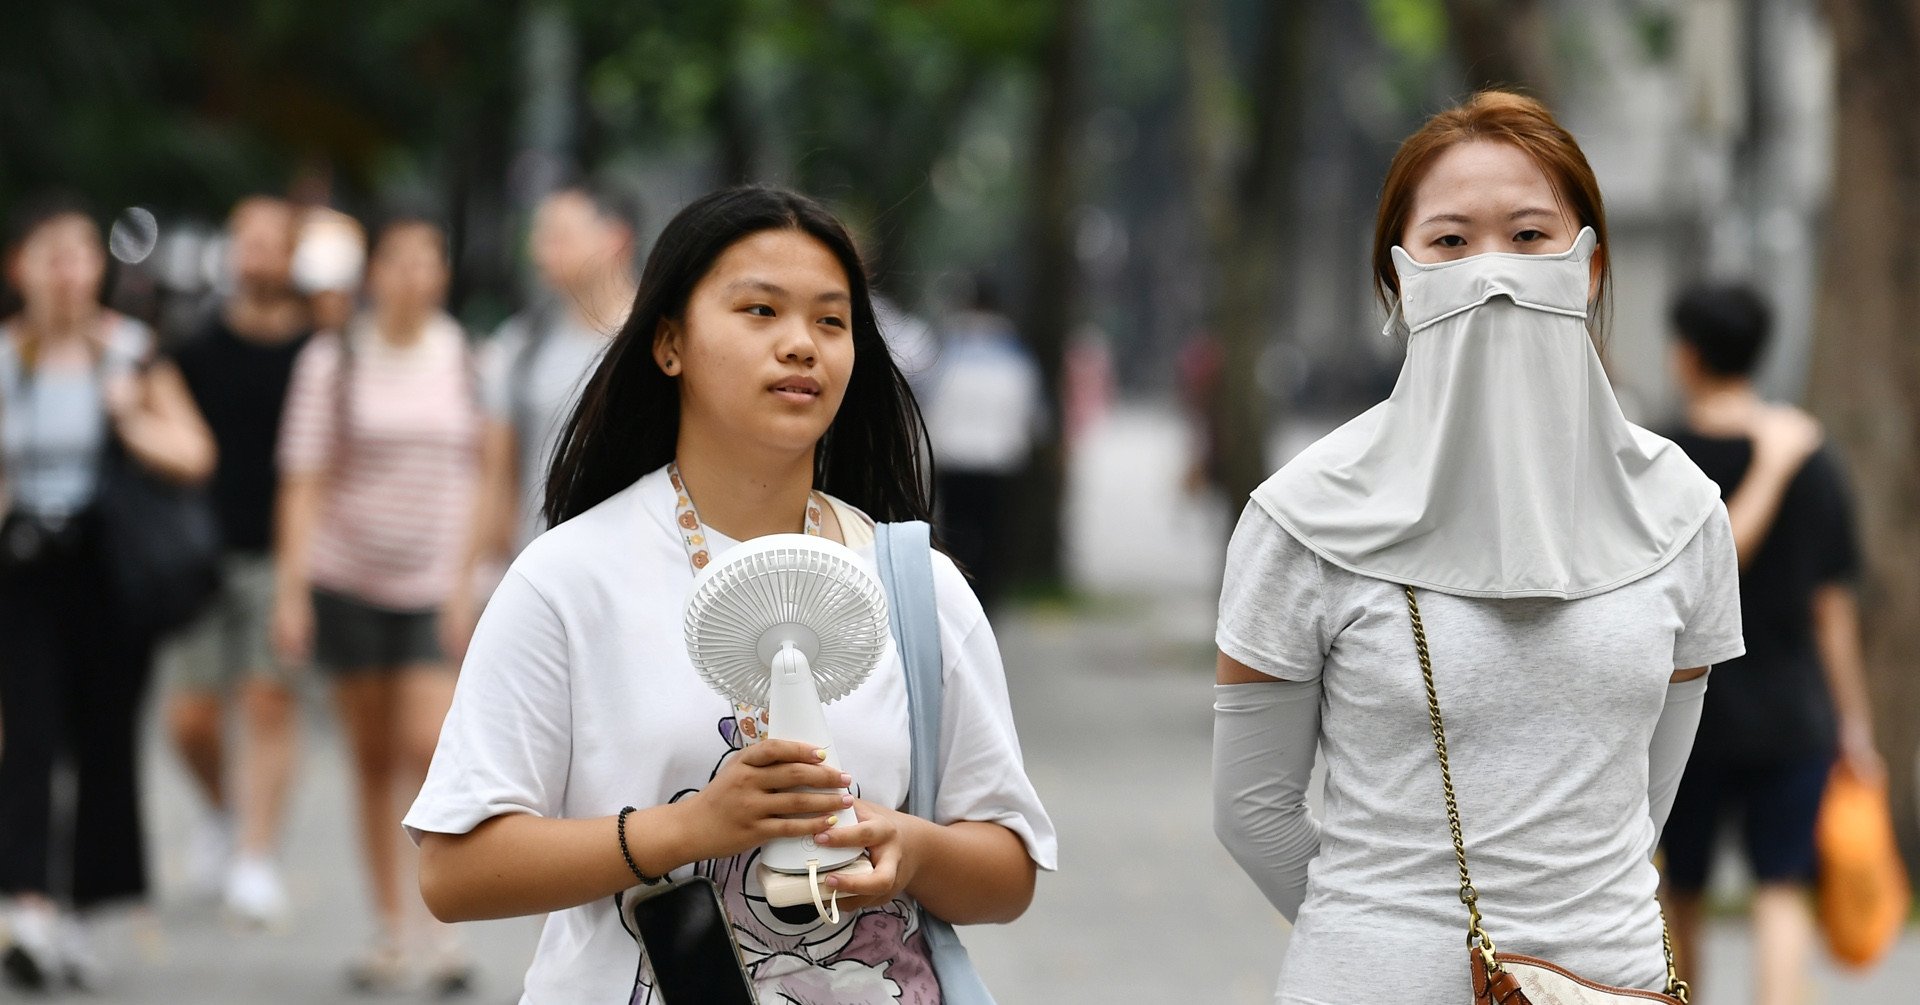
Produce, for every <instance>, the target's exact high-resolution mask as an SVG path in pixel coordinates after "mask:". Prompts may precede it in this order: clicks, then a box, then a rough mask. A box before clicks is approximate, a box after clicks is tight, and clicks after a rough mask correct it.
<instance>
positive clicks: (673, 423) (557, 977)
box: [407, 188, 1054, 1005]
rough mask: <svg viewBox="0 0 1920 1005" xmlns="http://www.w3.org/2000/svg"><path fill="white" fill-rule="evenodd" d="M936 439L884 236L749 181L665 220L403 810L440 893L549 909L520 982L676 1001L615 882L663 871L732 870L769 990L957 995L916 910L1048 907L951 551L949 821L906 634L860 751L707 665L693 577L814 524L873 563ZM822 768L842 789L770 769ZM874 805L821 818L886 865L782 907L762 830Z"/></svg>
mask: <svg viewBox="0 0 1920 1005" xmlns="http://www.w3.org/2000/svg"><path fill="white" fill-rule="evenodd" d="M923 436H924V434H922V433H921V432H920V429H919V422H918V418H917V415H916V412H915V409H914V407H913V397H912V393H911V392H910V391H909V390H908V387H907V383H906V380H905V378H904V376H903V375H902V374H901V373H900V371H899V370H898V368H897V367H895V366H894V364H893V363H892V361H891V360H890V358H889V356H888V351H887V346H886V343H885V342H884V341H883V339H882V336H881V334H880V329H879V327H878V325H877V324H876V322H875V319H874V316H873V309H872V307H871V305H870V303H869V299H868V295H867V284H866V277H865V274H864V272H863V271H862V268H861V263H860V257H859V252H858V251H856V250H855V248H854V245H853V241H852V238H851V237H849V236H848V234H847V232H846V229H845V228H844V227H842V226H841V224H840V223H839V221H837V220H835V219H834V218H833V217H832V216H831V215H830V214H829V213H828V212H827V211H826V210H825V209H823V208H822V207H820V206H819V205H818V204H817V203H814V202H813V201H812V200H809V199H806V198H804V197H801V196H798V195H795V194H793V193H790V192H784V191H780V190H776V189H766V188H736V189H728V190H723V191H720V192H716V193H713V194H711V195H708V196H705V197H703V198H701V199H699V200H697V201H696V202H694V203H693V204H692V205H690V206H688V207H687V208H686V209H684V210H682V211H681V212H680V214H679V215H677V216H676V217H674V219H673V220H672V221H671V222H669V223H668V224H667V226H666V228H665V230H663V231H662V233H661V236H660V239H659V242H658V243H657V244H656V245H655V246H654V249H653V253H652V254H651V255H650V256H649V258H648V260H647V267H646V272H645V274H644V275H643V277H642V281H641V284H640V292H639V299H638V300H637V302H636V303H635V304H634V306H633V309H632V315H631V316H630V317H629V318H628V320H627V323H626V325H625V327H624V328H622V329H621V331H620V333H619V334H618V335H616V336H615V338H614V342H613V345H612V346H611V347H610V348H609V349H608V351H607V356H606V358H605V360H604V361H602V362H601V364H600V366H599V368H598V369H597V370H596V371H595V373H594V376H593V379H592V381H591V382H590V383H589V384H588V385H587V388H586V391H585V392H584V393H583V395H582V404H581V407H580V409H579V410H578V411H577V412H576V413H575V414H574V416H573V418H572V419H571V421H570V422H569V423H568V429H567V432H566V435H565V437H564V438H563V439H562V441H561V442H562V444H563V446H562V448H561V452H560V457H559V459H558V460H557V461H556V462H555V464H554V467H553V475H552V478H551V484H550V486H549V488H548V493H547V500H548V501H547V513H548V515H549V516H550V517H551V518H552V520H553V522H554V523H555V524H557V526H556V527H555V528H554V529H553V530H552V531H549V532H548V533H546V534H544V535H542V536H541V537H540V539H539V540H538V541H535V542H534V543H533V545H531V546H530V547H529V548H528V549H527V550H526V552H525V553H524V554H522V555H521V557H520V559H519V560H518V561H517V562H516V563H515V564H514V568H513V570H512V571H511V572H510V573H509V574H508V575H507V578H506V580H505V581H504V582H503V583H502V584H501V586H500V590H499V592H498V593H496V594H495V596H494V598H493V600H492V602H491V603H490V604H489V605H488V607H487V611H486V614H485V615H484V616H483V617H482V618H481V621H480V626H479V629H478V630H477V631H476V632H475V634H474V639H473V649H472V652H471V653H470V654H469V656H468V658H467V662H466V665H465V666H464V667H463V669H462V671H461V677H460V689H459V695H458V697H457V698H456V700H455V705H454V710H453V713H452V715H450V716H449V717H448V719H447V727H446V731H445V733H444V735H443V736H442V737H441V743H440V749H439V751H438V752H437V753H436V754H435V756H434V760H433V773H432V774H431V775H430V776H429V777H428V779H427V784H426V786H425V787H424V788H423V789H422V790H421V793H420V798H419V800H418V801H417V802H415V803H414V805H413V809H412V810H411V811H410V812H409V813H408V814H407V825H408V827H409V828H411V829H412V830H413V832H414V834H415V836H416V837H418V838H419V840H420V843H421V845H420V846H421V854H422V869H421V891H422V893H423V894H424V896H425V897H426V899H427V901H428V903H430V904H432V905H433V907H434V910H435V911H436V912H437V913H439V914H440V915H441V916H442V917H455V918H462V919H465V918H486V917H501V916H507V915H523V914H541V913H545V914H546V915H547V920H546V927H545V929H544V930H543V932H542V935H541V939H540V948H539V950H538V952H537V953H536V954H535V956H534V961H533V966H532V968H531V969H530V970H529V971H528V973H527V977H526V984H525V987H526V996H527V997H526V1000H528V1001H554V1002H614V1001H619V1002H625V1001H632V1002H634V1003H635V1005H657V1003H658V1002H659V1001H660V996H659V994H658V993H657V991H655V990H654V988H653V987H652V980H651V976H652V972H651V969H650V967H649V965H648V962H647V960H646V959H644V958H643V956H642V952H641V948H640V947H638V946H636V945H635V944H634V941H633V940H632V939H631V938H630V937H629V936H628V934H627V932H626V931H624V930H623V927H622V921H621V912H620V910H619V909H618V905H619V903H621V901H619V900H617V899H616V898H617V897H618V896H619V895H621V894H625V895H626V896H627V897H629V898H631V897H632V896H634V893H635V887H637V886H640V885H642V884H652V883H655V882H657V881H658V880H659V879H661V878H664V877H666V876H667V875H668V874H669V873H672V874H674V875H675V876H678V877H683V878H684V877H686V876H689V875H699V876H703V877H707V878H710V879H712V880H713V881H714V882H715V884H716V885H717V886H718V887H719V888H720V891H721V895H722V896H723V898H724V899H725V903H726V907H727V912H728V915H729V918H728V920H729V921H730V922H731V931H732V933H733V935H734V936H735V938H736V941H737V943H738V945H739V948H740V951H741V957H742V963H743V964H744V966H745V967H746V969H747V970H748V972H749V973H750V974H751V975H752V977H753V980H754V984H755V986H756V987H757V988H758V991H759V996H760V1000H761V1001H765V1002H799V1001H833V1002H876V1001H888V1002H892V1001H911V1002H933V1001H938V1000H939V996H940V988H939V985H938V983H937V981H936V976H935V974H934V973H933V971H932V966H931V958H930V950H929V949H928V945H929V938H928V936H927V932H928V931H929V927H928V926H927V925H926V923H925V922H924V921H922V920H920V919H921V917H922V915H921V913H920V910H919V908H920V907H921V906H924V907H925V909H926V910H927V911H928V912H931V913H932V914H933V915H934V916H937V917H941V918H944V919H946V920H948V921H951V922H957V923H965V922H970V921H1008V920H1011V919H1012V918H1014V917H1017V916H1018V915H1019V914H1020V913H1021V912H1022V911H1023V910H1024V909H1025V907H1026V905H1027V902H1028V900H1029V899H1030V898H1031V896H1032V892H1033V883H1034V873H1035V869H1036V868H1038V867H1045V868H1051V867H1052V865H1053V855H1054V837H1053V828H1052V825H1051V823H1050V822H1048V820H1047V818H1046V813H1045V811H1044V810H1043V809H1042V808H1041V807H1040V804H1039V800H1038V798H1037V797H1036V796H1035V795H1034V791H1033V786H1032V785H1031V784H1030V783H1029V781H1028V779H1027V777H1026V773H1025V772H1024V771H1023V770H1022V769H1021V767H1020V749H1019V743H1018V739H1017V738H1016V737H1015V735H1014V729H1013V719H1012V717H1011V715H1010V713H1009V710H1008V707H1007V697H1006V681H1005V679H1004V674H1003V672H1002V668H1001V663H1000V654H999V651H998V649H997V647H996V646H995V644H994V642H993V632H992V629H991V626H989V625H988V624H987V622H986V621H985V619H984V617H983V614H982V611H981V608H980V605H979V602H978V601H977V600H976V599H975V598H974V597H973V595H972V593H971V592H970V591H969V590H968V589H967V585H966V582H965V581H964V580H963V579H962V578H961V576H960V574H959V573H958V571H957V570H955V568H954V567H953V564H952V563H951V562H949V561H947V560H946V559H945V558H944V557H943V556H941V555H939V554H935V555H933V556H932V558H933V561H934V568H933V575H934V582H933V586H934V589H935V592H936V594H937V596H936V597H935V598H934V602H935V606H937V608H938V620H939V630H938V632H937V633H936V634H937V635H938V636H939V643H940V647H941V652H942V653H943V658H944V660H945V667H946V679H947V686H946V690H945V695H946V698H945V705H944V706H943V707H944V709H945V715H946V717H947V721H948V722H950V723H965V724H967V726H966V727H965V728H959V729H951V730H948V731H947V733H946V734H945V741H944V746H943V751H944V756H942V757H941V758H940V759H939V761H940V763H939V764H937V765H933V766H931V767H932V768H933V769H934V770H937V771H938V772H939V773H940V774H939V812H940V820H939V821H938V822H936V821H933V820H927V819H923V818H919V817H912V816H909V815H908V814H907V813H905V812H904V811H903V806H904V805H905V798H906V791H907V781H908V774H909V772H908V760H909V757H908V754H909V751H908V742H907V740H908V737H907V731H906V722H907V693H906V684H905V675H904V672H903V670H902V668H901V666H900V665H899V663H898V660H897V656H892V655H890V657H889V660H888V663H887V664H885V665H882V666H880V667H878V668H876V669H875V671H874V674H873V677H872V679H871V680H869V681H868V682H867V684H866V685H865V686H862V687H860V688H858V689H857V690H855V691H854V692H853V693H852V694H850V695H848V696H847V697H845V698H843V699H841V700H840V701H838V702H835V703H834V704H833V705H832V706H831V708H829V709H828V711H827V715H828V716H829V718H830V719H831V720H832V721H833V730H834V735H835V736H836V737H838V738H839V742H840V749H841V750H842V751H843V754H842V756H843V757H844V759H845V760H844V761H843V765H842V766H843V767H844V768H845V769H846V771H847V772H849V773H850V776H849V775H848V774H842V773H841V771H839V770H835V769H833V768H830V767H828V766H824V765H822V764H820V763H819V757H817V756H816V752H815V751H814V750H812V749H810V747H809V746H807V745H803V744H798V743H794V742H792V741H775V740H763V739H761V737H763V736H764V735H765V734H764V733H763V732H762V728H763V727H764V725H765V723H766V720H765V718H764V711H763V710H757V709H755V708H753V707H752V706H750V705H748V706H735V705H733V704H732V703H729V702H725V701H720V700H718V699H716V697H715V696H714V694H713V692H712V691H711V690H709V689H708V688H707V687H706V686H705V685H704V684H702V683H701V681H700V679H699V677H698V675H697V674H695V673H694V671H693V667H692V666H691V665H690V664H689V663H688V659H687V650H686V645H685V638H684V633H683V630H682V627H681V615H682V613H683V611H684V610H685V607H686V602H687V597H688V594H689V592H690V591H691V589H692V584H693V581H694V575H695V573H696V572H697V570H699V569H701V568H703V567H707V562H708V560H709V559H710V558H711V557H713V556H716V555H721V554H723V552H724V549H726V548H729V547H733V546H735V545H734V542H736V541H745V540H748V539H750V538H754V537H759V536H761V535H766V534H773V533H777V532H783V531H784V532H799V531H802V530H806V531H808V532H811V533H815V534H818V535H821V536H823V537H826V538H828V539H830V540H834V541H839V542H841V543H843V544H845V545H846V546H847V547H849V548H851V549H854V550H855V551H857V552H858V554H859V556H860V559H859V560H860V561H861V562H862V563H863V564H865V565H866V566H867V568H869V569H872V568H874V566H873V565H872V563H873V561H874V555H875V551H874V549H875V547H876V538H877V534H878V530H877V528H876V525H875V520H876V519H877V520H881V521H907V520H924V519H926V517H927V515H928V513H927V509H928V506H927V497H926V484H925V482H924V480H923V479H922V478H921V477H920V474H919V457H920V453H921V444H922V443H923V442H924V439H923ZM841 493H845V497H844V500H843V499H842V498H840V497H839V496H840V494H841ZM696 507H697V508H696ZM856 507H860V508H856ZM930 630H931V629H930ZM891 652H892V651H891V650H889V653H891ZM716 727H717V728H716ZM756 741H758V742H756ZM822 756H824V755H822ZM796 782H800V783H805V784H808V785H817V786H821V787H822V788H823V789H824V791H818V790H816V791H815V792H812V793H807V792H800V791H788V792H778V791H773V790H778V789H785V788H787V787H788V786H791V785H793V784H795V783H796ZM855 783H857V784H858V786H859V788H858V789H857V791H858V793H859V795H860V797H861V800H860V801H858V802H856V800H855V799H854V796H853V795H852V794H851V792H849V791H847V790H848V787H849V786H850V785H851V784H855ZM623 806H624V808H623ZM848 806H855V807H857V815H858V817H859V821H858V822H855V823H848V824H846V825H845V828H844V829H836V830H835V831H834V836H833V837H831V838H828V837H826V836H824V835H822V836H820V837H819V838H817V839H816V840H819V841H823V842H826V843H830V844H841V843H845V844H846V845H847V846H850V847H856V846H857V847H861V848H865V849H866V850H867V852H868V854H869V855H870V857H871V863H872V867H873V868H872V871H871V872H869V873H866V874H864V875H855V874H851V873H845V872H842V873H840V874H837V875H835V876H832V877H829V878H826V879H823V880H822V881H821V884H820V885H821V886H824V887H826V888H827V889H825V890H817V891H816V895H817V896H819V897H821V898H823V899H826V898H832V899H835V900H836V908H835V910H834V911H833V912H832V913H831V915H830V917H821V916H819V915H817V914H816V913H815V911H814V909H813V908H812V907H806V908H804V909H795V908H778V909H776V908H771V907H770V906H769V905H768V903H767V899H766V896H765V894H764V892H763V889H762V883H761V880H760V878H759V871H758V868H757V855H758V850H759V846H760V845H761V843H762V842H764V841H765V840H766V839H767V838H769V837H771V836H774V835H776V834H788V835H800V834H818V833H819V832H820V831H821V830H824V828H825V827H827V826H830V825H831V824H832V823H833V821H834V814H837V813H840V812H843V811H845V810H846V808H847V807H848ZM782 815H785V816H786V817H788V818H786V819H783V818H782ZM631 902H632V901H631V900H628V901H626V903H629V904H630V903H631ZM842 908H844V911H845V913H844V914H842V913H840V909H842ZM646 950H647V952H648V953H651V954H655V955H654V956H653V957H652V958H653V959H659V958H660V956H659V955H658V954H660V953H662V952H663V951H667V952H671V949H670V948H668V947H662V946H660V945H658V944H657V943H656V944H654V945H650V946H647V947H646ZM670 1005H682V1003H680V1002H679V1001H678V1000H677V999H676V1000H674V1001H673V1002H671V1003H670Z"/></svg>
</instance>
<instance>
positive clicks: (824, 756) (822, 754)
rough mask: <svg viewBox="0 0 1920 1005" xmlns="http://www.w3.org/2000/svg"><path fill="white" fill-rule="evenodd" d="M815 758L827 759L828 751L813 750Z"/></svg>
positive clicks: (818, 759) (817, 759)
mask: <svg viewBox="0 0 1920 1005" xmlns="http://www.w3.org/2000/svg"><path fill="white" fill-rule="evenodd" d="M813 759H814V760H816V761H824V760H826V759H827V752H826V751H824V750H816V751H814V752H813Z"/></svg>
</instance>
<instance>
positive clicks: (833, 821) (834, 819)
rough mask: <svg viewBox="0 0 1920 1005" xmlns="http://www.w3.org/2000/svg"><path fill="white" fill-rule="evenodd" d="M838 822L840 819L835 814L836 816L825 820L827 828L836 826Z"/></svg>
mask: <svg viewBox="0 0 1920 1005" xmlns="http://www.w3.org/2000/svg"><path fill="white" fill-rule="evenodd" d="M839 822H840V817H839V815H838V814H836V815H834V816H830V817H828V818H827V826H828V827H832V826H833V825H834V824H837V823H839Z"/></svg>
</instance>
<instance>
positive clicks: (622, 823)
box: [614, 806, 660, 886]
mask: <svg viewBox="0 0 1920 1005" xmlns="http://www.w3.org/2000/svg"><path fill="white" fill-rule="evenodd" d="M634 809H635V807H632V806H622V807H621V808H620V820H619V822H618V823H617V824H615V825H614V830H615V831H616V832H617V833H618V834H619V835H620V857H621V858H624V859H626V860H627V868H628V869H631V870H633V874H634V876H635V877H637V878H638V879H639V880H640V882H641V883H643V884H646V885H648V886H652V885H653V884H655V883H658V882H660V878H659V877H658V876H649V875H647V874H646V873H644V872H641V871H640V866H639V865H638V864H637V863H635V862H634V860H633V853H632V852H630V851H628V850H627V814H629V813H632V812H633V811H634Z"/></svg>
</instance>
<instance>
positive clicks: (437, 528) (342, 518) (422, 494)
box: [279, 315, 481, 611]
mask: <svg viewBox="0 0 1920 1005" xmlns="http://www.w3.org/2000/svg"><path fill="white" fill-rule="evenodd" d="M347 332H348V334H347V337H348V338H350V339H352V347H353V359H352V363H351V366H350V369H349V375H350V377H351V381H352V387H351V388H350V389H349V393H348V395H347V400H346V401H345V402H344V405H345V407H344V409H343V408H342V404H343V402H342V400H341V395H340V388H339V385H338V374H339V371H340V362H341V353H340V347H341V342H340V336H339V335H337V334H334V333H331V332H328V333H323V334H321V335H318V336H315V337H314V339H313V340H312V341H311V342H309V343H308V344H307V347H306V348H305V349H303V350H301V352H300V357H299V359H298V360H296V361H295V363H294V368H293V383H292V385H291V387H289V389H288V391H287V406H286V407H287V411H286V417H285V420H284V422H283V423H282V424H281V430H280V458H279V462H280V470H281V471H282V472H283V473H288V474H315V473H318V474H324V475H325V476H326V480H325V487H324V489H323V490H322V501H321V506H320V517H319V521H318V526H317V527H316V528H315V530H314V536H313V551H312V554H311V564H310V566H309V568H310V573H311V578H312V581H313V585H315V586H317V587H319V588H321V589H323V590H328V591H331V592H334V593H341V594H346V595H347V596H350V597H353V598H356V599H358V600H361V601H364V602H366V603H369V604H372V605H374V606H376V607H384V608H388V609H391V610H399V611H417V610H426V609H429V608H433V607H437V606H439V605H440V604H441V603H442V602H443V601H445V600H446V598H447V595H448V594H449V593H450V592H451V591H452V588H453V582H454V579H455V578H457V574H458V573H457V570H458V567H459V564H460V550H461V547H462V544H463V541H464V539H465V535H466V530H467V527H468V525H469V522H470V521H471V518H472V509H473V499H474V493H475V492H476V491H477V490H478V481H479V462H480V429H481V417H480V412H479V408H478V404H477V402H476V400H475V395H474V386H473V384H474V378H473V370H472V365H471V363H470V361H469V359H468V355H467V354H468V349H467V344H466V337H465V335H464V334H463V333H462V332H461V330H460V326H459V325H458V324H457V323H455V322H454V320H453V319H452V318H450V317H446V316H445V315H442V316H440V317H437V318H435V319H434V320H433V321H432V322H431V323H429V324H428V326H427V330H426V332H425V333H424V334H423V335H422V337H421V338H420V340H419V341H418V342H415V343H414V344H412V345H408V346H401V347H396V346H393V345H390V344H388V343H387V342H385V341H384V340H382V339H380V338H379V337H378V336H377V335H375V334H374V331H373V328H372V327H371V325H369V324H361V323H356V324H353V325H350V326H349V327H348V329H347ZM343 411H344V413H345V415H346V418H347V426H348V429H347V430H346V432H345V435H344V436H343V435H341V431H340V430H339V429H337V428H336V426H338V425H339V419H340V417H341V413H342V412H343Z"/></svg>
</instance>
